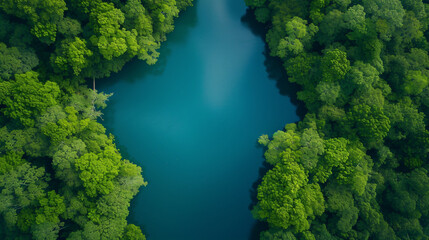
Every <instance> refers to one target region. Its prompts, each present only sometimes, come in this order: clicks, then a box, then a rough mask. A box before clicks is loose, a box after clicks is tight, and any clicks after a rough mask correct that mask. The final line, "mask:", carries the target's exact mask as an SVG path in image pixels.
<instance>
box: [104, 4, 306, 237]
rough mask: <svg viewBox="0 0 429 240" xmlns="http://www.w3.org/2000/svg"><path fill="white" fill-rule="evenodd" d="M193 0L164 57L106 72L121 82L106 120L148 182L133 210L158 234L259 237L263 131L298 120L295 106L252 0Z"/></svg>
mask: <svg viewBox="0 0 429 240" xmlns="http://www.w3.org/2000/svg"><path fill="white" fill-rule="evenodd" d="M194 5H195V6H194V7H192V8H190V9H188V10H187V11H186V12H184V13H182V14H181V17H180V18H179V19H178V20H177V21H176V29H175V30H174V32H173V33H171V34H169V35H168V40H167V42H165V43H164V44H163V46H162V48H161V50H160V52H161V57H160V60H159V62H158V63H157V64H156V65H154V66H146V65H145V63H143V62H141V61H134V62H132V63H130V64H128V65H126V66H125V67H124V69H123V70H122V71H121V72H120V73H119V74H115V75H113V76H112V77H110V78H109V79H105V80H104V81H98V82H97V85H98V86H97V88H98V89H99V90H100V91H104V92H107V93H110V92H114V95H113V96H112V97H111V98H110V101H109V106H108V108H107V109H105V111H104V113H105V115H104V122H103V124H104V126H106V128H107V130H108V132H111V133H113V134H114V135H115V136H116V139H117V143H118V146H119V148H120V149H121V152H122V153H123V155H125V157H128V158H130V160H131V161H133V162H135V163H137V164H138V165H140V166H142V168H143V171H144V172H143V175H144V178H145V180H147V181H148V182H149V185H148V186H147V187H145V188H141V189H140V193H139V194H138V195H137V196H136V198H135V199H134V200H133V201H132V205H131V208H130V217H129V220H130V221H131V222H132V223H135V224H138V225H140V226H142V227H143V231H144V233H145V234H146V235H147V237H148V239H149V240H181V239H186V240H202V239H208V240H210V239H216V240H219V239H224V240H229V239H234V240H240V239H250V238H251V234H252V228H254V225H255V223H256V222H255V220H253V219H252V216H251V213H250V211H249V205H250V204H251V202H252V199H251V195H252V193H251V192H252V185H253V184H254V182H255V181H256V180H257V179H258V177H259V169H260V168H261V167H262V163H263V156H262V155H263V150H262V149H261V148H259V147H258V146H257V144H256V142H257V138H258V137H259V136H260V135H261V134H264V133H268V134H272V133H273V132H274V131H276V130H277V129H281V128H283V126H284V125H285V124H286V123H290V122H294V121H297V120H298V117H297V115H296V107H295V106H294V105H293V104H292V103H291V100H290V99H289V98H288V97H287V96H282V95H281V94H280V93H279V89H278V88H277V87H276V81H275V80H274V79H272V78H270V74H269V73H268V72H267V67H268V68H269V66H266V65H267V62H266V57H265V56H264V54H263V52H264V48H265V44H264V42H263V40H262V38H261V37H260V36H257V35H255V34H254V33H253V32H252V31H251V28H250V27H249V24H248V23H246V22H245V21H243V19H242V17H243V16H244V15H245V13H246V7H245V5H244V3H243V0H197V2H196V3H195V4H194Z"/></svg>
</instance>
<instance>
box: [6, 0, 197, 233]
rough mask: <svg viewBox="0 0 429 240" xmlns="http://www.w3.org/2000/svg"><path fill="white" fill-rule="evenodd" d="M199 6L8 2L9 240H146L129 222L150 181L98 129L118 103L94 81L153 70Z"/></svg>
mask: <svg viewBox="0 0 429 240" xmlns="http://www.w3.org/2000/svg"><path fill="white" fill-rule="evenodd" d="M191 4H192V0H176V1H175V0H163V1H156V0H127V1H120V0H112V1H108V0H104V1H102V0H26V1H21V0H4V1H1V2H0V26H1V27H0V202H1V204H0V215H1V217H0V238H1V239H30V238H33V239H57V238H61V239H130V240H131V239H145V236H144V235H143V233H142V232H141V229H140V228H139V227H137V226H135V225H133V224H128V223H127V221H126V217H127V216H128V207H129V206H130V200H131V199H132V198H133V196H134V195H135V194H137V192H138V190H139V188H140V186H142V185H146V184H147V183H146V182H145V181H144V180H143V178H142V175H141V172H142V171H141V168H140V167H138V166H136V165H135V164H133V163H131V162H129V161H128V160H124V159H123V158H122V156H121V154H120V153H119V151H118V149H117V148H116V146H115V142H114V138H113V136H112V135H106V129H105V128H104V127H103V126H102V125H101V124H100V123H99V122H97V119H99V118H100V117H101V112H100V109H101V108H104V107H106V100H107V99H108V97H109V96H110V95H107V94H103V93H98V92H97V91H96V90H95V91H94V90H91V89H88V88H87V87H86V86H85V82H86V80H88V79H91V80H92V79H95V78H102V77H106V76H109V75H110V73H111V72H117V71H119V70H120V69H121V68H122V67H123V66H124V64H125V63H126V62H128V61H130V60H131V59H133V58H138V59H141V60H143V61H145V62H146V63H147V64H154V63H155V62H156V61H157V58H158V56H159V53H158V52H157V49H158V48H159V47H160V43H161V42H162V41H165V40H166V34H167V33H168V32H171V31H172V30H173V29H174V26H173V21H174V18H175V17H177V16H178V14H179V12H180V11H181V10H184V9H185V8H186V7H187V6H190V5H191Z"/></svg>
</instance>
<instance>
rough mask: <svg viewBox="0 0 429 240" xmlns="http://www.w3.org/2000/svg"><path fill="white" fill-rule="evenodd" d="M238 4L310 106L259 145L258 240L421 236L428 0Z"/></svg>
mask: <svg viewBox="0 0 429 240" xmlns="http://www.w3.org/2000/svg"><path fill="white" fill-rule="evenodd" d="M245 2H246V4H247V5H248V6H249V7H250V8H251V9H252V10H253V11H254V14H255V17H256V19H257V20H258V21H260V22H262V23H265V24H266V26H267V31H268V32H267V34H266V42H267V44H268V46H269V50H270V54H271V55H272V56H276V57H279V58H280V59H281V60H282V61H283V63H284V65H283V66H284V68H285V70H286V72H287V76H288V81H290V82H294V83H297V84H298V85H299V86H300V87H301V90H300V91H299V92H298V93H297V97H298V99H299V100H301V101H303V102H304V103H305V105H306V108H307V109H308V113H307V114H306V116H305V117H304V119H303V120H302V121H300V122H299V123H297V124H295V123H292V124H288V125H286V127H285V129H283V130H280V131H277V132H276V133H274V134H273V135H272V137H269V136H268V135H263V136H261V137H260V139H259V143H260V144H262V145H263V146H265V159H266V162H267V163H268V164H269V165H270V166H271V167H270V169H269V170H268V171H267V172H266V174H265V176H263V178H262V179H261V183H260V184H259V186H258V189H257V199H258V203H257V204H256V205H255V206H254V207H253V210H252V213H253V214H254V216H255V217H256V218H257V219H259V220H261V221H266V222H268V224H269V229H268V230H266V231H263V232H262V233H261V235H260V237H261V239H271V240H274V239H279V240H280V239H283V240H285V239H320V240H322V239H392V240H393V239H429V201H428V200H429V176H428V170H429V165H428V163H429V162H428V159H429V158H428V152H429V131H428V125H429V119H428V114H429V111H428V109H429V87H428V85H429V69H428V67H429V56H428V50H429V44H428V37H429V31H428V24H429V15H428V14H429V1H426V0H311V1H301V0H245Z"/></svg>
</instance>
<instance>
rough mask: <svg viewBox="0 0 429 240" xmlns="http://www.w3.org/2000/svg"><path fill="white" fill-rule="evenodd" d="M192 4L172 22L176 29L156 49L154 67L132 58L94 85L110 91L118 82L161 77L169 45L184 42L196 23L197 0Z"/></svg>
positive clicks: (169, 49)
mask: <svg viewBox="0 0 429 240" xmlns="http://www.w3.org/2000/svg"><path fill="white" fill-rule="evenodd" d="M193 4H194V6H193V7H188V8H187V9H186V10H185V11H184V12H181V13H180V17H179V18H176V20H175V22H174V25H175V26H176V28H175V30H173V32H171V33H169V34H167V41H165V42H163V43H161V48H160V49H158V52H159V53H160V56H159V58H158V61H157V62H156V63H155V64H154V65H148V64H146V63H145V62H143V61H142V60H139V59H137V58H134V59H133V60H131V61H130V62H128V63H126V64H125V66H124V67H123V68H122V70H120V71H119V72H118V73H112V74H111V76H110V77H108V78H104V79H100V80H97V84H96V85H97V86H98V87H101V88H109V89H111V87H112V86H113V85H114V84H115V83H116V82H117V81H118V80H119V81H125V82H128V83H133V82H136V81H141V80H143V79H146V76H158V75H162V74H163V73H164V70H165V67H166V65H167V61H168V59H169V56H170V54H171V48H170V45H174V44H180V43H184V42H186V41H187V39H188V36H189V31H191V29H192V28H194V27H195V26H196V25H197V23H198V17H197V5H198V0H194V3H193ZM91 86H92V83H91Z"/></svg>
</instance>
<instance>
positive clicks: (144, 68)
mask: <svg viewBox="0 0 429 240" xmlns="http://www.w3.org/2000/svg"><path fill="white" fill-rule="evenodd" d="M193 5H194V6H193V7H189V8H187V9H186V11H184V12H181V13H180V18H177V19H176V21H175V26H176V28H175V30H174V31H173V32H171V33H169V34H168V35H167V38H168V41H166V42H163V43H162V44H161V48H160V49H159V53H160V57H159V59H158V61H157V63H156V64H154V65H147V64H146V63H144V62H143V61H141V60H138V59H133V60H132V61H130V62H128V63H127V64H125V66H124V67H123V68H122V70H121V71H119V72H118V73H112V75H111V76H110V77H108V78H105V79H100V80H97V84H96V85H97V87H98V88H100V89H114V87H113V86H114V85H115V83H116V82H117V81H125V82H128V83H133V82H136V81H144V79H146V77H147V76H158V75H162V74H163V73H164V70H165V67H166V65H167V61H168V59H169V56H170V54H171V48H170V46H171V45H174V44H182V43H185V42H186V41H187V40H188V37H189V32H190V31H191V30H192V28H194V27H195V26H196V25H197V22H198V16H197V5H198V0H194V3H193ZM91 86H92V84H91ZM107 104H108V106H109V111H106V114H105V115H104V116H103V118H104V119H107V120H106V121H109V125H110V126H114V125H115V124H113V121H114V119H115V118H114V115H115V109H116V108H115V107H114V106H115V104H116V103H115V97H114V96H113V97H112V98H111V100H110V101H109V102H108V103H107ZM100 123H102V124H104V123H103V121H101V122H100ZM109 131H110V132H114V129H112V128H110V129H109ZM115 142H116V145H117V147H118V149H119V150H120V152H121V155H122V157H123V158H124V159H128V160H130V161H131V162H133V163H138V162H141V161H138V160H137V159H135V157H133V156H132V155H131V154H130V153H129V152H128V150H127V148H126V146H124V145H122V144H121V141H120V139H116V140H115ZM140 166H141V165H140ZM141 167H142V170H143V177H144V172H145V171H144V166H141ZM142 190H144V188H143V187H142V188H141V189H140V193H138V195H139V194H141V192H142ZM139 201H141V199H139V198H138V196H136V197H134V198H133V199H132V200H131V202H130V207H129V209H133V208H135V206H136V205H137V203H138V202H139ZM137 218H138V216H136V215H135V214H133V213H132V212H131V213H130V215H129V216H128V218H127V220H128V221H129V222H130V223H134V224H136V225H139V226H140V227H141V228H142V231H143V232H144V233H145V232H146V231H145V225H144V223H141V222H139V221H138V219H137ZM146 236H150V235H148V234H146Z"/></svg>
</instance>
